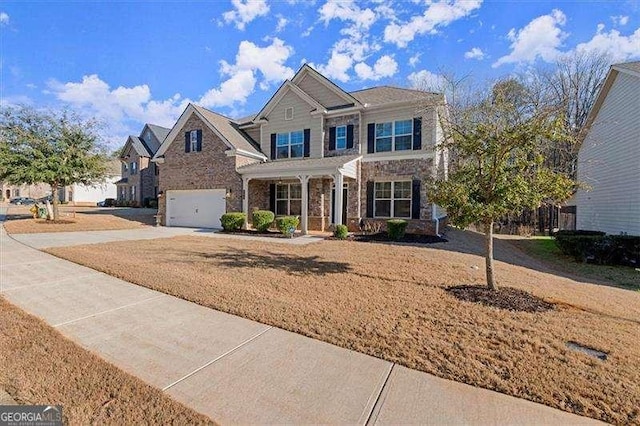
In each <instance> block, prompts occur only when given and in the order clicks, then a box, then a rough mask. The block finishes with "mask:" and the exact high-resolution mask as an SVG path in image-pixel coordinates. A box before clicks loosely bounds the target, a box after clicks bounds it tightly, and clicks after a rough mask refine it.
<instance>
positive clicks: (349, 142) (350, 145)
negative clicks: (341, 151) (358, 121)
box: [347, 124, 353, 149]
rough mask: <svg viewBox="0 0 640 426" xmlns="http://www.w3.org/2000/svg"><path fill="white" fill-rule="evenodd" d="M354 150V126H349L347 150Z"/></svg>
mask: <svg viewBox="0 0 640 426" xmlns="http://www.w3.org/2000/svg"><path fill="white" fill-rule="evenodd" d="M351 148H353V124H347V149H351Z"/></svg>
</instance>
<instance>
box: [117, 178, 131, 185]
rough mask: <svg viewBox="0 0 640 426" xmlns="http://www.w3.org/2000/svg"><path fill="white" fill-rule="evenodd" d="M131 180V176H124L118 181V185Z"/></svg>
mask: <svg viewBox="0 0 640 426" xmlns="http://www.w3.org/2000/svg"><path fill="white" fill-rule="evenodd" d="M127 182H129V178H122V179H120V180H119V181H116V185H122V184H125V183H127Z"/></svg>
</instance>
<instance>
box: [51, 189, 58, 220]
mask: <svg viewBox="0 0 640 426" xmlns="http://www.w3.org/2000/svg"><path fill="white" fill-rule="evenodd" d="M51 202H52V203H53V217H52V218H50V220H58V217H59V213H58V207H59V204H60V200H59V199H58V185H57V184H53V185H51Z"/></svg>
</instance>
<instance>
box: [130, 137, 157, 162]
mask: <svg viewBox="0 0 640 426" xmlns="http://www.w3.org/2000/svg"><path fill="white" fill-rule="evenodd" d="M129 140H130V141H131V145H132V146H133V149H134V150H135V151H136V152H137V153H138V155H139V156H141V157H153V154H152V153H151V150H150V149H149V147H148V146H147V144H146V143H145V141H144V140H143V139H142V138H140V137H138V136H133V135H131V136H129Z"/></svg>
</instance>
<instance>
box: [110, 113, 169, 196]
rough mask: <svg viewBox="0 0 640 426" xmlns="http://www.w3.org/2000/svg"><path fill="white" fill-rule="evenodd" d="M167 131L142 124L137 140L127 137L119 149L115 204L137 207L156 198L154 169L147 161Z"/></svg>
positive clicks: (155, 168)
mask: <svg viewBox="0 0 640 426" xmlns="http://www.w3.org/2000/svg"><path fill="white" fill-rule="evenodd" d="M169 131H170V129H167V128H165V127H160V126H156V125H155V124H145V126H144V128H143V129H142V132H140V136H129V138H127V142H126V143H125V145H124V147H123V148H122V153H121V154H120V161H121V162H122V170H121V175H122V178H121V179H120V180H119V181H118V182H116V185H117V187H118V193H117V200H118V201H119V202H129V203H133V204H137V205H139V206H143V205H148V203H149V201H150V200H155V199H156V198H157V197H158V191H159V189H158V167H157V165H156V164H155V163H153V162H151V159H152V158H153V156H154V155H155V153H156V151H158V148H159V147H160V145H161V144H162V141H164V139H165V138H166V136H167V134H168V133H169Z"/></svg>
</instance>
